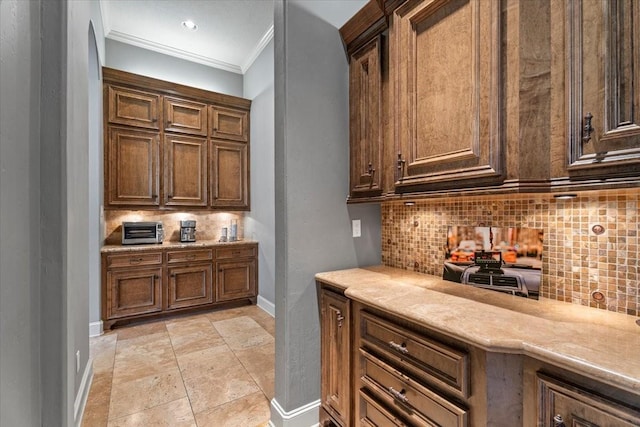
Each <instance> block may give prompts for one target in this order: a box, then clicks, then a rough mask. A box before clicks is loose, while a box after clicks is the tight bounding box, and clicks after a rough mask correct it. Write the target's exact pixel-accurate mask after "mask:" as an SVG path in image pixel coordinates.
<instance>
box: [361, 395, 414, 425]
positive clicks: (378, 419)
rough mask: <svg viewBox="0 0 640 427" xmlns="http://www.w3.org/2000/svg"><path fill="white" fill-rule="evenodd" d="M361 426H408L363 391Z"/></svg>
mask: <svg viewBox="0 0 640 427" xmlns="http://www.w3.org/2000/svg"><path fill="white" fill-rule="evenodd" d="M360 424H361V425H363V426H371V427H383V426H398V427H404V426H406V424H405V423H404V422H402V421H401V420H400V419H398V418H396V417H395V416H394V415H393V414H392V413H391V412H389V411H387V410H386V409H385V408H384V407H383V406H382V405H380V404H379V403H378V402H376V401H375V400H374V399H373V398H372V397H371V396H369V395H368V394H367V393H364V392H363V391H362V390H360Z"/></svg>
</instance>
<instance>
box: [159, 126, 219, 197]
mask: <svg viewBox="0 0 640 427" xmlns="http://www.w3.org/2000/svg"><path fill="white" fill-rule="evenodd" d="M207 158H208V144H207V140H206V139H204V138H191V137H186V136H178V135H174V134H165V135H164V170H165V178H164V186H165V188H164V204H165V206H194V207H204V206H207V202H208V191H207V179H208V175H209V174H208V170H209V168H208V162H207Z"/></svg>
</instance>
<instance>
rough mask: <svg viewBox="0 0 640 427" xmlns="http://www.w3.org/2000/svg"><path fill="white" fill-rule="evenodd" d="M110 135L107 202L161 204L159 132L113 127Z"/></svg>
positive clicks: (106, 154) (106, 156)
mask: <svg viewBox="0 0 640 427" xmlns="http://www.w3.org/2000/svg"><path fill="white" fill-rule="evenodd" d="M107 135H108V140H107V144H106V147H107V150H106V153H105V161H106V165H105V171H106V173H107V176H106V178H105V186H106V191H105V192H106V204H107V205H112V206H132V205H137V206H159V205H160V198H159V189H160V138H159V134H158V133H155V132H144V131H137V130H132V129H124V128H111V127H109V128H108V132H107Z"/></svg>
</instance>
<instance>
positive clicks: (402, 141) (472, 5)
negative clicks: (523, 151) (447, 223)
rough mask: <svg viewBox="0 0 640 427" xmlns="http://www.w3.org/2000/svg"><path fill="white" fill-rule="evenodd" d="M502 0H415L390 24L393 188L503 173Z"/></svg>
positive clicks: (459, 182) (468, 181)
mask: <svg viewBox="0 0 640 427" xmlns="http://www.w3.org/2000/svg"><path fill="white" fill-rule="evenodd" d="M500 28H501V10H500V3H499V2H498V1H488V0H487V1H484V0H450V1H432V0H423V1H411V2H407V3H405V4H404V5H402V6H400V7H399V8H398V9H396V10H395V11H394V13H393V26H392V27H391V29H390V37H391V40H390V43H389V50H390V59H389V61H390V63H391V64H393V68H392V69H391V71H390V72H391V79H392V81H393V84H394V88H393V91H394V96H395V108H394V109H393V114H394V124H395V129H396V138H397V144H398V148H399V150H398V158H397V159H396V161H397V162H398V177H397V181H396V190H397V191H400V192H404V191H416V190H429V189H434V188H435V189H437V188H440V187H443V186H452V187H459V186H464V185H468V186H474V185H481V184H488V183H495V182H500V181H502V179H503V173H504V167H503V156H504V148H503V141H502V134H501V128H502V120H501V106H502V104H501V98H500V93H501V92H500V83H501V82H500V78H501V68H500V60H501V56H500V55H501V44H502V41H501V37H500Z"/></svg>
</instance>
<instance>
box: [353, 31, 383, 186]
mask: <svg viewBox="0 0 640 427" xmlns="http://www.w3.org/2000/svg"><path fill="white" fill-rule="evenodd" d="M380 55H381V37H377V38H375V39H374V40H373V41H371V42H370V43H369V44H367V45H365V46H364V47H363V48H362V49H360V50H359V51H357V52H356V53H354V54H353V55H352V56H351V61H350V65H349V127H350V134H349V142H350V148H351V151H350V171H351V174H350V177H351V197H353V198H358V197H372V196H379V195H380V194H381V193H382V186H381V176H382V140H381V138H382V135H381V132H382V120H381V119H382V117H381V114H382V92H381V91H382V70H381V64H380Z"/></svg>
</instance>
